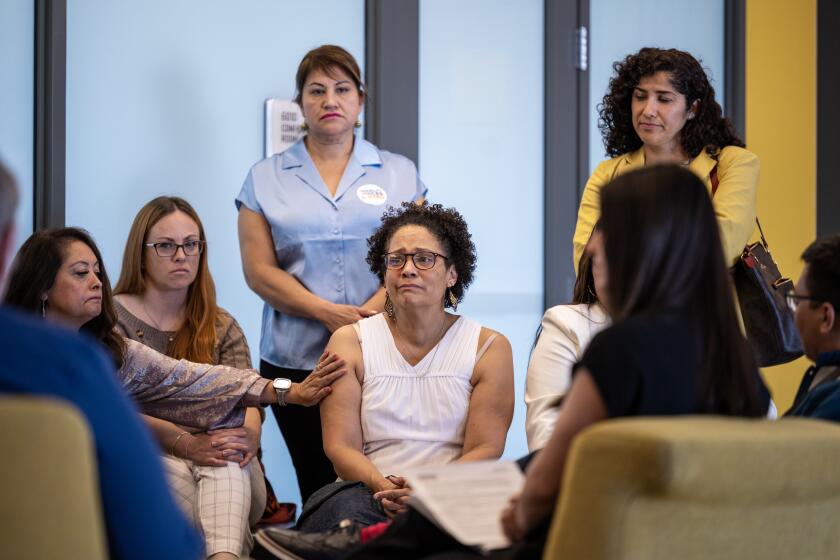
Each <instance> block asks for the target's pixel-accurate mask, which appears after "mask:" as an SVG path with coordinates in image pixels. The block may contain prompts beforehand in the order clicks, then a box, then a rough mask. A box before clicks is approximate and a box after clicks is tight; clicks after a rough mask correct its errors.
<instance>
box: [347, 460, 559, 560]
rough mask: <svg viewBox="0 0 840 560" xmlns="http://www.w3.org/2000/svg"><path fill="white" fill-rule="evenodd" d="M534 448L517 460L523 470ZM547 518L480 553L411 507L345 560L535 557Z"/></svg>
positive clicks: (543, 538)
mask: <svg viewBox="0 0 840 560" xmlns="http://www.w3.org/2000/svg"><path fill="white" fill-rule="evenodd" d="M536 453H537V452H536V451H535V452H533V453H530V454H529V455H526V456H525V457H522V458H521V459H519V460H517V461H516V462H517V464H518V465H519V468H520V469H522V470H523V471H524V470H525V468H526V467H527V466H528V463H530V462H531V460H532V459H533V458H534V456H535V455H536ZM549 523H550V519H549V520H546V521H545V522H544V523H543V524H542V525H540V526H539V527H537V528H535V529H534V530H533V531H532V532H531V533H530V534H529V535H527V536H526V538H525V540H523V541H522V542H518V543H515V544H513V545H512V546H511V547H510V548H505V549H501V550H494V551H492V552H490V553H489V554H488V555H486V556H485V555H482V554H481V553H479V552H478V551H476V550H475V549H472V548H470V547H467V546H464V545H462V544H461V543H459V542H458V541H456V540H455V539H454V538H452V537H451V536H450V535H449V534H448V533H446V532H445V531H443V530H442V529H439V528H438V527H437V525H435V524H434V523H432V522H431V521H429V520H428V519H426V518H425V517H423V515H422V514H420V513H418V512H417V510H415V509H413V508H408V511H406V512H405V513H403V514H401V515H398V516H397V517H396V518H394V521H393V522H392V523H391V525H390V526H389V527H388V529H387V530H386V531H385V532H384V533H383V534H382V535H380V536H379V537H377V538H375V539H373V540H372V541H370V542H369V543H367V544H363V545H359V546H357V547H356V548H354V549H353V550H351V551H349V552H348V553H347V555H346V556H345V557H344V558H345V560H392V559H394V558H399V559H400V560H421V559H422V560H471V559H476V560H477V559H484V560H488V559H489V560H531V559H534V560H538V559H539V558H541V557H542V552H543V548H545V542H546V540H547V539H548V529H549Z"/></svg>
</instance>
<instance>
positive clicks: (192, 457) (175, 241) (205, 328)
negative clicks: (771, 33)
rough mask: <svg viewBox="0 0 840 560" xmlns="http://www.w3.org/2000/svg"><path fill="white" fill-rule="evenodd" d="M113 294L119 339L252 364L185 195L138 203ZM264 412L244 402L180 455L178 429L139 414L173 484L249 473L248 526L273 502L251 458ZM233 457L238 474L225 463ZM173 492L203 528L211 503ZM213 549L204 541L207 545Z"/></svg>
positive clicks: (189, 441)
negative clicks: (241, 412)
mask: <svg viewBox="0 0 840 560" xmlns="http://www.w3.org/2000/svg"><path fill="white" fill-rule="evenodd" d="M114 294H115V295H114V308H115V310H116V312H117V331H118V332H119V333H120V334H121V335H122V336H124V337H125V338H130V339H132V340H136V341H137V342H140V343H142V344H145V345H146V346H148V347H150V348H153V349H155V350H157V351H158V352H160V353H161V354H166V355H167V356H170V357H172V358H178V359H185V360H189V361H191V362H198V363H206V364H214V365H225V366H230V367H234V368H237V369H251V351H250V349H249V348H248V342H247V341H246V340H245V335H244V333H243V332H242V329H241V328H240V326H239V323H237V322H236V319H234V318H233V317H232V316H231V315H230V314H229V313H228V312H227V311H225V310H224V309H222V308H221V307H219V306H218V305H217V304H216V288H215V284H214V282H213V278H212V276H211V274H210V269H209V266H208V251H207V239H206V237H205V233H204V226H203V225H202V223H201V219H200V218H199V216H198V213H197V212H196V211H195V209H194V208H193V207H192V206H191V205H190V203H188V202H187V201H186V200H184V199H182V198H178V197H174V196H159V197H157V198H155V199H153V200H151V201H149V202H148V203H146V204H145V205H144V206H143V208H141V209H140V211H139V212H138V213H137V215H136V216H135V218H134V222H133V223H132V225H131V229H130V230H129V233H128V239H127V240H126V244H125V251H124V253H123V260H122V270H121V271H120V277H119V280H117V284H116V286H115V287H114ZM263 416H264V413H263V411H262V409H261V408H257V407H249V408H248V409H247V410H246V412H245V422H244V424H243V425H242V426H240V427H236V428H227V429H222V430H214V431H213V432H212V433H208V432H202V433H195V434H189V435H187V436H184V437H183V440H186V441H184V449H185V451H184V453H183V454H182V455H181V456H179V457H176V456H175V455H173V454H172V453H171V442H172V441H174V439H175V438H177V437H178V435H179V434H180V433H181V431H182V430H181V428H180V427H179V426H178V425H177V424H175V423H174V422H169V421H166V420H161V419H158V418H154V417H152V416H145V417H144V420H145V421H146V423H147V424H148V426H149V428H151V430H152V432H153V434H154V435H155V437H156V439H157V440H158V442H159V443H160V445H161V451H162V452H163V456H162V457H163V462H164V465H165V466H166V470H167V473H168V475H169V477H170V478H171V479H173V481H174V482H176V483H177V484H178V485H179V486H181V487H184V488H190V487H194V488H197V487H198V481H200V480H201V479H203V478H204V477H212V478H217V477H219V476H220V474H221V473H223V472H226V471H227V470H230V471H231V472H230V473H228V474H229V475H230V476H234V477H240V476H242V474H249V475H250V479H251V480H250V488H251V490H250V492H249V493H245V494H244V496H243V498H244V503H243V507H245V508H247V507H249V505H250V512H249V516H248V525H249V526H250V527H251V529H253V528H254V527H255V526H256V523H257V521H259V520H260V518H261V517H262V516H263V515H264V513H270V512H275V511H278V508H279V504H278V503H277V500H276V499H275V498H274V494H273V492H271V490H270V488H271V487H270V486H268V485H267V481H266V480H265V477H264V473H263V469H262V468H261V467H260V466H259V465H251V460H252V458H253V457H254V456H255V455H256V454H257V453H258V450H259V447H260V435H261V432H262V419H263ZM214 444H215V446H214ZM226 449H232V450H233V451H235V453H234V454H233V455H232V456H230V457H228V459H227V460H222V459H218V458H217V453H218V451H220V450H226ZM237 460H238V466H239V467H242V469H241V470H242V472H241V473H240V472H235V471H239V470H240V469H233V468H232V467H233V464H232V463H236V462H237ZM214 467H219V468H224V470H219V469H217V468H214ZM230 476H228V478H229V477H230ZM239 484H241V483H239ZM176 496H177V497H178V499H179V501H181V502H182V504H181V505H182V507H183V508H184V509H185V510H186V511H188V512H189V513H190V514H191V515H192V514H193V513H201V514H202V515H204V519H202V520H201V522H200V523H199V522H197V524H199V525H201V526H204V527H207V526H208V525H211V524H213V523H214V522H215V518H214V517H213V516H212V515H208V512H210V510H211V508H207V507H202V508H200V509H199V508H196V507H195V504H194V503H192V502H194V501H195V499H196V498H197V494H196V493H195V492H179V493H178V494H177V495H176ZM267 502H268V503H270V504H271V505H270V507H269V508H266V504H267ZM205 532H206V533H208V534H211V533H215V532H216V531H215V530H210V531H205ZM215 548H217V547H216V546H215V545H213V546H211V545H210V544H209V543H208V550H212V549H215Z"/></svg>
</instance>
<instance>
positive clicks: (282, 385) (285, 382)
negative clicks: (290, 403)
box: [272, 377, 292, 391]
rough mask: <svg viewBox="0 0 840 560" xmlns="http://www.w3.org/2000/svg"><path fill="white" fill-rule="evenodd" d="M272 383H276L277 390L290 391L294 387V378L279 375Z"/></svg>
mask: <svg viewBox="0 0 840 560" xmlns="http://www.w3.org/2000/svg"><path fill="white" fill-rule="evenodd" d="M272 385H274V389H275V390H277V391H288V390H289V389H291V388H292V380H291V379H283V378H281V377H278V378H277V379H275V380H274V381H273V382H272Z"/></svg>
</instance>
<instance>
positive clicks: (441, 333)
mask: <svg viewBox="0 0 840 560" xmlns="http://www.w3.org/2000/svg"><path fill="white" fill-rule="evenodd" d="M448 322H449V321H447V319H446V316H445V315H444V317H443V324H442V325H441V326H440V331H439V332H438V334H437V337H436V338H437V342H436V343H435V346H434V352H432V357H431V359H430V360H429V363H428V364H426V369H425V370H423V371H422V372H421V373H420V374H419V376H420V377H425V376H426V374H427V373H429V370H430V369H432V364H433V363H434V362H435V358H436V357H437V353H438V350H440V343H441V341H442V340H443V336H444V335H445V334H446V330H447V328H448V326H447V323H448ZM394 332H396V334H397V335H399V334H400V328H399V326H398V325H397V321H396V319H395V320H394ZM400 338H403V337H401V336H400ZM397 350H399V348H397ZM429 352H431V350H429ZM428 355H429V354H428V352H427V353H426V356H428ZM426 356H423V358H425V357H426ZM423 358H420V360H419V361H418V362H417V364H419V363H420V362H422V361H423ZM403 359H405V358H403ZM407 361H408V360H406V362H407ZM417 364H415V365H414V366H412V367H417ZM409 365H411V364H409Z"/></svg>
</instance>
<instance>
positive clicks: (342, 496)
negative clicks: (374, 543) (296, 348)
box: [298, 203, 514, 532]
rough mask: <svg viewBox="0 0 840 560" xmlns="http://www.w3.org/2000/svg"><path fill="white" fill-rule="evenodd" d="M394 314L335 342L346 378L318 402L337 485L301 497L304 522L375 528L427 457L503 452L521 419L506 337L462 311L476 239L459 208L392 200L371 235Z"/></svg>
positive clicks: (311, 526) (361, 324) (403, 500)
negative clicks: (514, 421) (410, 471)
mask: <svg viewBox="0 0 840 560" xmlns="http://www.w3.org/2000/svg"><path fill="white" fill-rule="evenodd" d="M368 246H369V251H368V256H367V262H368V264H369V265H370V269H371V271H373V273H374V274H376V276H377V277H378V278H379V279H380V281H381V282H382V284H383V285H384V287H385V294H386V302H385V312H384V313H380V314H378V315H374V316H373V317H369V318H366V319H362V320H360V321H358V322H357V323H355V324H353V325H347V326H345V327H342V328H340V329H338V330H337V331H336V332H335V333H334V334H333V335H332V338H331V339H330V343H329V345H328V346H327V349H328V350H330V351H333V352H335V353H337V354H339V355H341V356H342V357H343V358H344V359H345V360H346V362H347V368H346V369H347V375H344V376H343V377H341V378H340V379H338V380H337V381H336V382H335V383H334V384H333V394H332V395H331V396H330V398H329V399H326V400H324V401H322V403H321V421H322V425H323V433H324V450H325V452H326V453H327V456H328V457H329V458H330V460H331V461H332V464H333V467H334V468H335V472H336V473H337V474H338V476H339V481H338V482H335V483H332V484H329V485H327V486H325V487H324V488H321V489H320V490H318V491H317V492H316V493H315V494H313V496H312V497H311V498H310V499H309V500H308V501H307V503H306V504H305V505H304V509H303V512H302V514H301V518H300V521H299V523H298V527H299V528H300V529H301V530H302V531H306V532H315V531H323V530H327V529H331V528H334V527H336V526H337V525H338V524H339V522H340V521H342V520H343V519H350V520H351V521H354V522H356V523H358V524H359V525H361V526H366V525H372V524H374V523H378V522H381V521H384V520H386V519H388V518H389V517H392V516H394V515H396V514H398V513H400V512H401V511H403V510H405V508H406V505H407V502H408V498H409V495H410V489H409V488H407V487H406V484H405V480H404V478H403V477H402V476H401V474H403V472H404V470H405V469H407V468H410V467H415V466H420V465H436V464H437V465H443V464H448V463H453V462H466V461H477V460H483V459H497V458H498V457H499V456H501V454H502V451H503V450H504V447H505V438H506V435H507V430H508V427H509V426H510V422H511V418H512V416H513V398H514V396H513V395H514V390H513V359H512V354H511V347H510V343H509V342H508V340H507V339H506V338H505V337H504V336H503V335H501V334H499V333H496V332H494V331H492V330H490V329H488V328H485V327H482V326H481V325H479V324H478V323H476V322H475V321H473V320H471V319H469V318H468V317H465V316H461V315H456V314H454V313H450V312H447V309H451V310H452V311H454V310H455V308H456V307H457V305H458V303H459V302H460V301H461V300H462V299H463V297H464V292H465V290H466V288H467V287H468V286H469V285H470V283H471V282H472V280H473V272H474V270H475V263H476V255H475V246H474V244H473V242H472V239H471V237H470V233H469V231H468V230H467V224H466V222H465V221H464V219H463V218H462V217H461V215H460V214H459V213H458V212H457V211H455V210H454V209H451V208H444V207H442V206H440V205H438V204H435V205H416V204H412V203H404V204H403V205H402V207H400V208H391V209H390V210H389V211H388V212H386V213H385V215H384V216H383V218H382V224H381V225H380V227H379V228H378V229H377V230H376V232H375V233H374V234H373V235H372V236H371V237H370V239H369V240H368Z"/></svg>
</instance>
